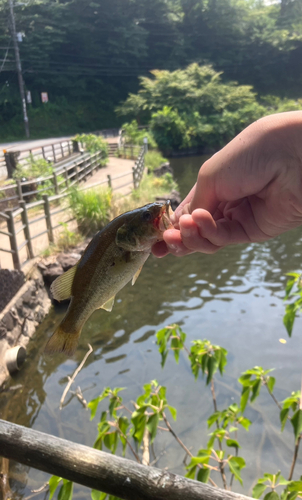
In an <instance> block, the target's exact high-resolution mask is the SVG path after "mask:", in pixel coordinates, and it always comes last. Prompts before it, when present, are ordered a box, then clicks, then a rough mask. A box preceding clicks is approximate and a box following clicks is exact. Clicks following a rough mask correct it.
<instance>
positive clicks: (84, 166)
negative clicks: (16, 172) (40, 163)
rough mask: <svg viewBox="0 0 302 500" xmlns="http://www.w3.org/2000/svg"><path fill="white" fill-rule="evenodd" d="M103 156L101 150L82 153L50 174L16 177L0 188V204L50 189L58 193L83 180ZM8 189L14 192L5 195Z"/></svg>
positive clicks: (26, 197)
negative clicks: (25, 178) (25, 177)
mask: <svg viewBox="0 0 302 500" xmlns="http://www.w3.org/2000/svg"><path fill="white" fill-rule="evenodd" d="M103 158H104V155H103V154H102V153H101V152H97V153H94V154H92V155H91V154H90V153H83V154H81V155H80V156H77V157H76V158H75V159H71V160H70V161H69V162H67V163H66V162H64V165H61V166H58V167H57V168H56V169H54V171H53V173H52V174H51V175H48V176H45V177H42V176H41V177H38V178H36V179H31V180H28V181H21V180H19V179H18V180H16V181H15V182H14V183H12V184H8V185H6V186H4V187H1V188H0V204H1V203H3V202H9V201H12V200H16V202H15V203H16V204H20V201H22V200H24V199H25V200H27V201H28V200H29V199H30V198H36V197H39V196H41V193H45V191H50V190H51V189H52V190H53V191H54V192H55V194H59V193H60V192H62V191H64V190H65V189H67V188H68V187H70V186H72V185H73V184H75V183H76V182H80V181H81V180H85V179H86V177H87V176H88V175H89V174H92V173H93V171H94V170H96V169H98V168H99V167H100V166H101V164H102V160H103ZM47 181H49V182H47ZM35 186H37V188H36V189H32V188H31V187H33V188H35ZM8 190H9V191H11V190H14V191H15V194H13V195H10V196H5V194H4V193H7V191H8Z"/></svg>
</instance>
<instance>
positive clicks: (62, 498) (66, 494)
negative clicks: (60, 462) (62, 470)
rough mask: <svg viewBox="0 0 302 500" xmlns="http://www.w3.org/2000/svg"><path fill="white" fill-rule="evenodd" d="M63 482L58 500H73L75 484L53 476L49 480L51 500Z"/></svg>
mask: <svg viewBox="0 0 302 500" xmlns="http://www.w3.org/2000/svg"><path fill="white" fill-rule="evenodd" d="M61 482H62V485H61V488H60V491H59V494H58V500H71V499H72V494H73V482H72V481H68V480H67V479H62V478H61V477H57V476H51V478H50V480H49V483H48V484H49V500H51V499H52V497H53V495H54V494H55V492H56V489H57V487H58V486H59V484H60V483H61Z"/></svg>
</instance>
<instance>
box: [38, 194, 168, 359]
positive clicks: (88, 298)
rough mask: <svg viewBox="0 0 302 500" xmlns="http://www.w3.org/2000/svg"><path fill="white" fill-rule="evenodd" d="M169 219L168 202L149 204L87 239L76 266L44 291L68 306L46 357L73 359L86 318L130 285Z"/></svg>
mask: <svg viewBox="0 0 302 500" xmlns="http://www.w3.org/2000/svg"><path fill="white" fill-rule="evenodd" d="M171 214H172V210H171V207H170V202H169V201H167V202H154V203H149V204H148V205H145V206H143V207H140V208H136V209H134V210H131V211H130V212H125V213H123V214H121V215H119V216H118V217H116V218H115V219H113V220H112V221H111V222H109V224H107V225H106V226H105V227H104V228H103V229H101V230H100V231H99V232H98V233H97V234H96V235H95V236H94V237H93V239H92V240H91V242H90V243H89V244H88V246H87V248H86V249H85V251H84V253H83V255H82V257H81V259H80V260H79V262H78V263H77V264H76V265H75V266H73V267H72V268H71V269H69V270H68V271H66V272H65V273H64V274H62V275H61V276H59V277H58V278H57V279H56V280H55V281H54V282H53V283H52V285H51V287H50V291H51V293H52V296H53V298H54V299H56V300H58V301H61V300H66V299H69V298H71V301H70V304H69V307H68V310H67V312H66V315H65V316H64V318H63V320H62V321H61V323H60V325H59V326H58V327H57V329H56V330H55V332H54V333H53V335H52V336H51V337H50V339H49V340H48V342H47V345H46V347H45V352H46V353H48V354H53V353H56V352H63V353H64V354H65V355H67V356H72V355H73V354H74V352H75V350H76V348H77V345H78V340H79V337H80V334H81V331H82V328H83V326H84V324H85V322H86V321H87V319H88V318H89V317H90V315H91V314H92V313H93V312H94V311H95V310H96V309H101V308H102V309H105V310H106V311H111V310H112V308H113V304H114V299H115V295H116V294H117V293H118V292H119V291H120V290H121V289H122V288H123V287H124V286H125V285H126V284H127V283H128V282H129V281H131V280H132V285H134V283H135V281H136V280H137V278H138V276H139V274H140V272H141V270H142V267H143V265H144V263H145V262H146V260H147V259H148V257H149V255H150V253H151V247H152V245H153V244H154V243H156V242H157V241H161V240H162V239H163V232H164V231H165V230H166V229H170V228H172V227H173V226H172V223H171V221H170V215H171Z"/></svg>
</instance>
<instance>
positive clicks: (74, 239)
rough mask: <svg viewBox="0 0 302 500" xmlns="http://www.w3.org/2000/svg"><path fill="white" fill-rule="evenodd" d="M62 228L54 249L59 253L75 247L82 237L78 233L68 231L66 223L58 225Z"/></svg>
mask: <svg viewBox="0 0 302 500" xmlns="http://www.w3.org/2000/svg"><path fill="white" fill-rule="evenodd" d="M59 224H60V225H61V227H62V229H63V230H62V232H61V233H60V234H59V237H58V241H57V243H56V247H57V249H58V250H60V251H62V250H63V251H66V250H68V249H70V248H72V247H75V246H76V245H77V244H78V243H80V241H82V236H81V234H79V233H78V232H76V233H75V232H74V231H70V229H68V224H67V223H66V222H60V223H59Z"/></svg>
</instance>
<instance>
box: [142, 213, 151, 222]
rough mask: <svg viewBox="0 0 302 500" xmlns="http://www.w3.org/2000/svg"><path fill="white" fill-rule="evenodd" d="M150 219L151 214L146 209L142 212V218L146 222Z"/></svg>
mask: <svg viewBox="0 0 302 500" xmlns="http://www.w3.org/2000/svg"><path fill="white" fill-rule="evenodd" d="M151 219H152V215H151V213H150V212H148V211H146V212H144V213H143V220H145V221H146V222H148V221H149V220H151Z"/></svg>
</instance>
